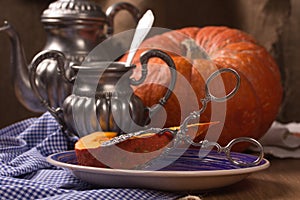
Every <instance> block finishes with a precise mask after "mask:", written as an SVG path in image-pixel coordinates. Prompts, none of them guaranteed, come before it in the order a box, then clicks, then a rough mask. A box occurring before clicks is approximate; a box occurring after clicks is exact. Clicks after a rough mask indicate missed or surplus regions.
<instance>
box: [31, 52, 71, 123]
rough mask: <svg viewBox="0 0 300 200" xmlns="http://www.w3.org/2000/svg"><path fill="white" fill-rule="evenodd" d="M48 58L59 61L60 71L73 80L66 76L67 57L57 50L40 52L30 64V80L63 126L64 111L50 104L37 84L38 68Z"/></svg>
mask: <svg viewBox="0 0 300 200" xmlns="http://www.w3.org/2000/svg"><path fill="white" fill-rule="evenodd" d="M46 59H53V60H56V61H57V66H58V69H59V73H61V75H62V77H63V78H64V79H65V80H67V81H68V82H71V81H72V80H69V79H68V78H67V76H66V71H65V68H64V66H65V61H66V58H65V56H64V54H63V53H62V52H60V51H56V50H45V51H42V52H40V53H38V54H37V55H36V56H35V57H34V58H33V60H32V62H31V64H30V73H29V81H30V86H31V88H32V90H33V92H34V94H35V96H37V97H38V98H39V100H40V101H41V103H42V105H44V106H45V107H46V108H47V110H48V111H49V112H50V113H51V114H52V115H53V116H54V117H55V119H56V120H57V121H58V123H59V124H61V125H62V126H63V127H65V125H64V121H63V118H62V116H61V113H62V108H60V107H57V108H53V107H51V106H50V104H49V102H48V100H46V99H44V97H43V96H42V95H41V93H40V91H39V89H38V86H37V84H36V76H37V68H38V66H39V64H40V63H41V62H43V61H44V60H46Z"/></svg>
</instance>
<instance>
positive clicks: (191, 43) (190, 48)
mask: <svg viewBox="0 0 300 200" xmlns="http://www.w3.org/2000/svg"><path fill="white" fill-rule="evenodd" d="M181 45H182V46H183V48H184V49H185V50H186V53H185V56H186V57H187V58H189V59H206V60H209V57H208V55H207V53H206V52H205V51H204V50H203V49H202V48H201V47H199V46H198V45H197V44H196V42H195V40H193V39H185V40H183V41H182V42H181Z"/></svg>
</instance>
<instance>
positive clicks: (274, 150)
mask: <svg viewBox="0 0 300 200" xmlns="http://www.w3.org/2000/svg"><path fill="white" fill-rule="evenodd" d="M259 142H260V143H261V144H262V145H263V147H264V152H265V154H269V155H272V156H274V157H277V158H300V123H296V122H292V123H288V124H282V123H280V122H277V121H276V122H273V124H272V126H271V128H270V129H269V130H268V131H267V133H266V134H265V135H264V136H263V137H262V138H261V139H260V140H259ZM250 149H251V150H254V151H255V148H252V147H251V148H250Z"/></svg>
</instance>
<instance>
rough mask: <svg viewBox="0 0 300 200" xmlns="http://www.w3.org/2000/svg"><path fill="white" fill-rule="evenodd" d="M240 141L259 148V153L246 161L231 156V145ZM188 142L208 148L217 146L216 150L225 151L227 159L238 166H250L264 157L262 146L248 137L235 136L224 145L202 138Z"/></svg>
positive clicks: (256, 163)
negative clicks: (196, 141) (201, 139)
mask: <svg viewBox="0 0 300 200" xmlns="http://www.w3.org/2000/svg"><path fill="white" fill-rule="evenodd" d="M242 142H248V143H251V144H253V145H255V146H256V147H257V148H258V149H259V155H258V157H257V158H256V159H255V160H253V161H252V160H250V161H248V162H247V161H245V160H238V159H236V158H234V157H233V156H232V154H231V152H232V151H231V150H232V147H233V146H234V145H236V144H238V143H242ZM190 144H191V145H193V146H200V147H202V148H208V147H211V146H214V147H216V148H217V152H219V153H222V152H223V153H225V155H226V157H227V159H228V160H229V161H230V162H231V163H233V164H234V165H237V166H240V167H251V166H255V165H258V164H259V163H260V162H261V161H262V160H263V158H264V150H263V146H262V145H261V144H260V143H259V142H258V141H257V140H255V139H253V138H250V137H239V138H235V139H233V140H231V141H230V142H229V143H228V144H227V145H226V146H225V147H222V146H221V145H220V144H218V143H217V142H209V141H208V140H203V141H200V142H199V143H195V142H191V143H190Z"/></svg>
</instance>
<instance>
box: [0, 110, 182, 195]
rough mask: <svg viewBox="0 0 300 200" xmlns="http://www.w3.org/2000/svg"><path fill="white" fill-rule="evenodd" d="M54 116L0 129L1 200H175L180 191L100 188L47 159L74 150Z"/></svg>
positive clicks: (72, 140) (74, 140)
mask: <svg viewBox="0 0 300 200" xmlns="http://www.w3.org/2000/svg"><path fill="white" fill-rule="evenodd" d="M76 140H77V139H76V138H73V139H70V138H67V137H66V136H65V135H64V134H63V132H62V131H61V129H60V127H59V125H58V124H57V123H56V121H55V119H54V118H53V117H52V116H51V115H50V114H49V113H45V114H43V115H42V116H41V117H39V118H30V119H27V120H24V121H21V122H18V123H16V124H13V125H11V126H8V127H6V128H3V129H1V130H0V199H5V200H9V199H12V200H18V199H26V200H30V199H55V200H57V199H76V200H81V199H82V200H86V199H105V200H107V199H122V200H123V199H125V200H126V199H176V198H178V197H180V195H179V194H174V193H168V192H162V191H154V190H146V189H129V188H101V189H96V188H95V187H94V186H92V185H90V184H88V183H86V182H83V181H81V180H79V179H78V178H76V177H74V176H73V175H72V174H71V173H70V172H69V171H67V170H65V169H62V168H58V167H55V166H53V165H51V164H49V163H48V162H47V161H46V157H47V156H48V155H51V154H53V153H57V152H62V151H67V150H71V149H72V148H74V143H75V142H76Z"/></svg>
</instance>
